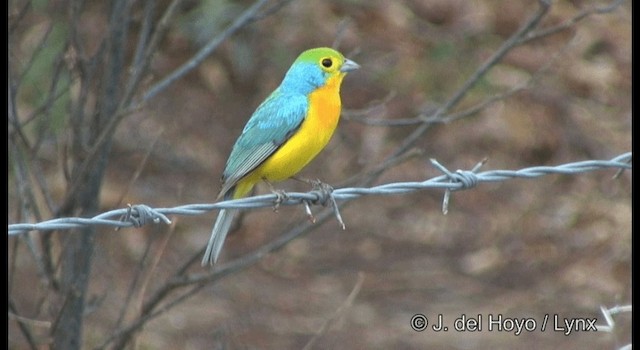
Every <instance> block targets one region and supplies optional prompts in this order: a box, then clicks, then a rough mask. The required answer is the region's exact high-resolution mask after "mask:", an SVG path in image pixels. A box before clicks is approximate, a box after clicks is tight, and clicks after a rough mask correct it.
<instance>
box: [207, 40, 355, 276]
mask: <svg viewBox="0 0 640 350" xmlns="http://www.w3.org/2000/svg"><path fill="white" fill-rule="evenodd" d="M358 68H360V66H359V65H358V64H357V63H355V62H353V61H351V60H349V59H346V58H345V57H344V56H343V55H342V54H341V53H339V52H338V51H336V50H333V49H330V48H315V49H310V50H307V51H304V52H303V53H302V54H300V56H298V58H297V59H296V60H295V61H294V62H293V64H292V65H291V68H289V70H288V71H287V73H286V74H285V76H284V79H283V80H282V83H281V84H280V86H279V87H278V88H276V89H275V90H274V91H273V92H272V93H271V95H269V97H267V99H266V100H264V102H262V104H260V105H259V106H258V108H257V109H256V111H255V112H254V113H253V115H252V116H251V118H250V119H249V121H248V122H247V124H246V125H245V127H244V129H243V130H242V134H241V135H240V137H239V138H238V140H237V141H236V143H235V145H234V146H233V149H232V150H231V154H230V155H229V159H228V160H227V164H226V167H225V169H224V172H223V173H222V189H221V190H220V194H219V195H218V199H220V198H224V199H225V200H228V199H237V198H242V197H244V196H246V195H247V194H249V193H250V192H251V190H252V189H253V187H254V186H255V185H256V183H258V182H260V181H262V180H265V181H268V182H269V183H272V182H277V181H282V180H286V179H288V178H290V177H292V176H294V175H295V174H297V173H298V172H299V171H300V170H302V168H304V167H305V166H306V165H307V164H309V162H310V161H311V160H312V159H313V158H315V156H316V155H318V153H320V151H321V150H322V149H323V148H324V147H325V146H326V145H327V143H328V142H329V140H330V139H331V136H332V135H333V132H334V130H335V129H336V126H337V125H338V119H339V118H340V110H341V105H342V104H341V101H340V85H341V84H342V80H343V79H344V77H345V75H346V74H347V73H348V72H351V71H353V70H356V69H358ZM237 212H238V209H222V210H220V213H219V214H218V218H217V219H216V223H215V225H214V226H213V230H212V232H211V237H210V238H209V243H208V244H207V249H206V251H205V253H204V257H203V259H202V265H203V266H204V265H206V264H214V263H215V262H216V261H217V260H218V256H219V255H220V251H221V250H222V245H223V244H224V240H225V238H226V236H227V233H228V231H229V228H230V226H231V222H232V220H233V218H234V216H235V214H236V213H237Z"/></svg>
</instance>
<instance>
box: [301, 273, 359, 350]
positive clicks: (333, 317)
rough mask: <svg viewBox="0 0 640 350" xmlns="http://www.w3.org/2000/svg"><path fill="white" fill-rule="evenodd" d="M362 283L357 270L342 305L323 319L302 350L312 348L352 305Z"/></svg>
mask: <svg viewBox="0 0 640 350" xmlns="http://www.w3.org/2000/svg"><path fill="white" fill-rule="evenodd" d="M362 283H364V273H362V272H359V273H358V279H357V280H356V284H355V285H354V286H353V289H352V290H351V293H349V296H348V297H347V299H346V300H345V301H344V302H343V303H342V305H340V306H339V307H338V309H336V311H334V313H333V315H331V317H329V318H327V319H326V320H325V321H324V323H323V324H322V326H321V327H320V328H319V329H318V331H317V332H316V334H314V335H313V337H311V339H309V342H307V344H306V345H305V346H304V348H302V349H303V350H311V349H313V346H314V345H315V344H316V342H317V341H318V340H319V339H320V338H322V336H324V335H325V334H326V333H327V331H328V330H329V327H331V325H332V324H333V323H335V322H336V321H337V320H338V319H340V317H342V316H343V315H344V313H345V312H346V311H347V310H348V309H349V308H350V307H351V305H353V301H354V300H355V299H356V297H357V296H358V294H359V293H360V289H361V288H362Z"/></svg>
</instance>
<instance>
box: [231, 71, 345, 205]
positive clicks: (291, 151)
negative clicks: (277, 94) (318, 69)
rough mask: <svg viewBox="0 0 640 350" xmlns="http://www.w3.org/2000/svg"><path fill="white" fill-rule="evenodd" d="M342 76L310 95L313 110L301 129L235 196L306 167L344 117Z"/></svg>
mask: <svg viewBox="0 0 640 350" xmlns="http://www.w3.org/2000/svg"><path fill="white" fill-rule="evenodd" d="M341 80H342V76H339V77H336V78H334V79H332V81H330V82H329V83H328V84H327V85H325V86H324V87H323V88H320V89H318V90H316V91H314V92H312V93H311V94H310V96H309V113H308V115H307V117H306V118H305V120H304V122H302V125H300V128H299V129H298V131H297V132H296V133H295V134H294V135H293V136H291V138H289V140H287V141H286V142H285V143H284V144H283V145H282V146H280V148H279V149H278V150H277V151H276V152H275V153H274V154H272V155H271V156H270V157H269V158H267V159H266V160H265V161H264V162H263V163H262V164H261V165H260V166H258V167H257V168H256V169H255V170H253V171H252V172H251V173H249V174H248V175H247V176H245V177H244V178H243V179H242V180H240V181H238V184H237V186H236V191H235V193H234V198H240V197H244V196H245V195H247V194H248V193H249V192H250V191H251V189H252V188H253V186H254V185H255V184H256V183H258V182H260V181H261V180H262V179H266V180H268V181H269V182H277V181H282V180H286V179H288V178H290V177H292V176H294V175H295V174H297V173H298V172H300V170H302V168H304V167H305V166H306V165H307V164H309V162H311V160H313V158H315V157H316V156H317V155H318V153H320V151H322V149H323V148H324V147H325V146H326V145H327V143H329V140H330V139H331V136H332V135H333V132H334V130H335V129H336V127H337V125H338V120H339V119H340V108H341V103H340V91H339V86H340V82H341Z"/></svg>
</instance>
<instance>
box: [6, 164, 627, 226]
mask: <svg viewBox="0 0 640 350" xmlns="http://www.w3.org/2000/svg"><path fill="white" fill-rule="evenodd" d="M631 155H632V153H631V152H628V153H624V154H621V155H619V156H617V157H615V158H612V159H610V160H586V161H580V162H573V163H566V164H562V165H557V166H536V167H530V168H524V169H520V170H489V171H484V172H477V170H479V168H480V166H482V165H483V164H484V162H483V161H481V162H480V163H478V164H477V165H476V166H475V167H474V168H473V169H472V170H470V171H464V170H457V171H456V172H451V171H449V170H447V169H446V168H445V167H443V166H442V165H440V164H439V163H438V162H436V161H433V160H432V164H433V165H434V166H435V167H436V168H438V169H439V170H440V171H442V172H443V173H444V175H440V176H436V177H434V178H431V179H428V180H425V181H422V182H396V183H389V184H384V185H378V186H373V187H368V188H365V187H348V188H340V189H335V190H333V191H328V190H327V189H324V188H320V189H316V190H313V191H310V192H304V193H303V192H287V195H286V198H284V199H282V200H281V201H280V202H279V204H280V205H300V204H302V205H304V206H305V211H306V212H307V214H309V213H311V209H310V208H309V206H310V204H323V203H324V204H327V203H331V205H332V206H333V207H334V214H335V216H336V218H337V220H338V222H339V223H340V225H344V222H343V221H342V218H341V216H340V212H339V211H337V208H338V205H337V201H349V200H353V199H356V198H360V197H363V196H368V195H393V194H405V193H410V192H415V191H419V190H424V189H430V188H434V189H444V190H445V191H449V192H451V191H459V190H464V189H469V188H472V187H474V186H476V185H477V184H479V183H482V182H500V181H506V180H509V179H514V178H525V179H531V178H537V177H541V176H545V175H550V174H578V173H585V172H589V171H595V170H600V169H619V170H625V169H631ZM445 196H446V198H445V199H446V201H447V203H448V196H447V195H446V192H445ZM277 199H278V196H277V195H276V194H265V195H260V196H253V197H246V198H241V199H234V200H228V201H222V202H217V203H213V204H188V205H182V206H178V207H174V208H151V207H149V206H146V205H134V206H130V207H128V208H124V209H116V210H111V211H108V212H105V213H102V214H100V215H97V216H95V217H93V218H59V219H53V220H48V221H43V222H40V223H36V224H25V223H22V224H11V225H9V227H8V234H9V235H17V234H21V233H25V232H29V231H35V230H40V231H48V230H62V229H71V228H76V227H81V226H85V225H107V226H113V227H119V228H122V227H132V226H133V227H139V226H142V225H144V224H146V223H148V222H154V223H159V222H160V221H162V222H164V223H165V224H170V223H171V220H169V218H168V217H167V216H168V215H191V216H193V215H201V214H204V213H207V212H209V211H212V210H214V209H231V208H237V209H254V208H265V207H272V206H273V203H274V201H275V200H277ZM443 209H446V206H443Z"/></svg>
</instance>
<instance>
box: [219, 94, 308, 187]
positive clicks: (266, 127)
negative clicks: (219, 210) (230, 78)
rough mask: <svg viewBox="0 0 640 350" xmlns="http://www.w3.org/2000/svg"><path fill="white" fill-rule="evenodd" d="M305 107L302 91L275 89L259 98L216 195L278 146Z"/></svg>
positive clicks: (295, 126)
mask: <svg viewBox="0 0 640 350" xmlns="http://www.w3.org/2000/svg"><path fill="white" fill-rule="evenodd" d="M308 108H309V101H308V99H307V97H306V96H305V95H300V94H284V93H281V92H280V90H279V89H276V90H275V91H274V92H273V93H272V94H271V95H270V96H269V97H268V98H267V99H266V100H265V101H264V102H262V104H261V105H260V106H258V109H256V111H255V112H254V113H253V115H252V116H251V118H250V119H249V121H248V122H247V125H246V126H245V127H244V129H243V130H242V134H241V135H240V137H239V138H238V140H237V141H236V143H235V145H234V146H233V149H232V150H231V155H229V160H227V165H226V167H225V170H224V172H223V173H222V182H223V185H222V189H221V191H220V196H223V195H224V194H225V193H226V192H227V191H229V189H231V188H232V187H233V186H235V185H236V183H237V182H238V181H240V179H242V178H243V177H244V176H246V175H247V174H249V173H250V172H251V171H252V170H253V169H255V168H257V167H258V166H259V165H260V164H262V162H264V161H265V160H266V159H267V158H269V156H271V155H272V154H273V153H274V152H275V151H276V150H277V149H278V148H279V147H280V146H282V144H284V143H285V142H286V141H287V140H288V139H289V138H290V137H291V135H293V134H294V133H295V132H296V130H298V128H300V125H301V124H302V122H303V121H304V119H305V117H306V115H307V110H308Z"/></svg>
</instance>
